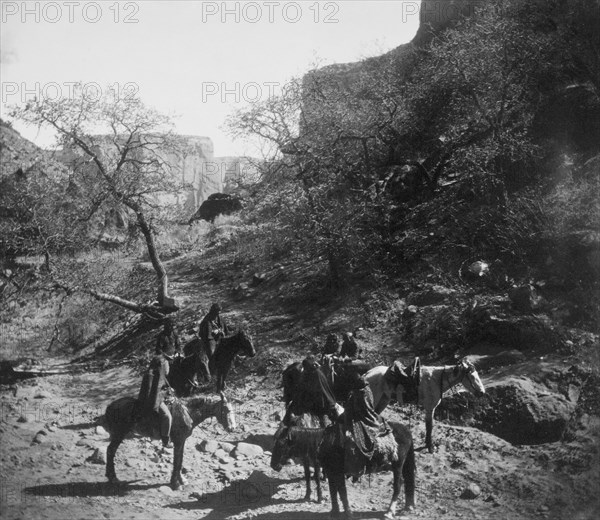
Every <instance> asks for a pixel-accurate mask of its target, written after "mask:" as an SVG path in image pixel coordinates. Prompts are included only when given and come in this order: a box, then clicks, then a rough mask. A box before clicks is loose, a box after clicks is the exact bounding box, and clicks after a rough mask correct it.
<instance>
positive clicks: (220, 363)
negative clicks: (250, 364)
mask: <svg viewBox="0 0 600 520" xmlns="http://www.w3.org/2000/svg"><path fill="white" fill-rule="evenodd" d="M236 354H240V355H242V356H248V357H254V356H255V355H256V350H254V345H253V344H252V338H251V337H250V335H249V334H248V333H247V332H246V331H244V330H239V331H238V332H236V333H235V334H232V335H231V336H226V337H224V338H222V339H221V340H220V341H219V343H218V345H217V348H215V353H214V354H213V355H212V358H211V359H210V360H209V363H208V367H209V370H210V373H211V374H213V375H214V376H215V377H216V380H217V392H222V391H223V390H225V379H226V378H227V374H228V373H229V369H230V368H231V364H232V363H233V358H234V357H235V356H236Z"/></svg>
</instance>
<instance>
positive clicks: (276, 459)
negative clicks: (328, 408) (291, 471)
mask: <svg viewBox="0 0 600 520" xmlns="http://www.w3.org/2000/svg"><path fill="white" fill-rule="evenodd" d="M291 424H292V425H291V426H290V425H285V424H283V423H282V424H281V425H280V426H279V428H278V429H277V431H276V432H275V438H274V441H275V442H274V444H273V452H272V454H271V468H273V469H274V470H275V471H281V468H283V465H284V464H285V463H286V462H287V461H288V460H289V459H300V461H301V462H302V465H303V466H304V479H305V481H306V494H305V495H304V500H310V494H311V492H310V467H311V466H312V467H313V468H315V486H316V488H317V502H319V503H320V502H321V501H322V500H323V493H322V492H321V464H320V463H319V460H318V457H317V451H318V448H319V444H320V442H321V441H322V440H323V432H324V431H325V429H324V428H320V427H319V418H318V417H316V416H312V415H310V414H304V415H301V416H299V417H293V418H292V420H291Z"/></svg>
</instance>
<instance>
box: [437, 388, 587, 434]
mask: <svg viewBox="0 0 600 520" xmlns="http://www.w3.org/2000/svg"><path fill="white" fill-rule="evenodd" d="M573 397H575V396H574V395H573ZM576 404H577V403H576V401H574V400H572V399H571V398H569V397H568V396H566V395H564V394H563V393H562V392H561V391H560V388H559V387H558V386H557V388H556V389H551V388H549V386H547V385H545V384H542V383H541V382H534V381H532V380H531V379H529V378H527V377H521V376H513V377H509V378H508V379H506V380H502V381H496V382H493V383H491V384H489V385H487V386H486V396H485V397H484V398H475V397H474V396H473V395H472V394H468V393H467V392H461V393H459V394H455V395H453V396H449V397H447V398H444V399H443V400H442V402H441V403H440V405H439V406H438V408H437V410H436V415H437V416H438V418H442V419H447V420H449V421H450V422H451V423H454V424H463V425H468V426H474V427H476V428H479V429H481V430H483V431H486V432H489V433H492V434H494V435H497V436H498V437H500V438H502V439H504V440H506V441H508V442H510V443H512V444H543V443H547V442H556V441H558V440H560V439H561V438H562V436H563V433H564V432H565V430H566V428H567V426H568V424H569V421H570V418H571V415H572V413H573V412H574V410H575V407H576Z"/></svg>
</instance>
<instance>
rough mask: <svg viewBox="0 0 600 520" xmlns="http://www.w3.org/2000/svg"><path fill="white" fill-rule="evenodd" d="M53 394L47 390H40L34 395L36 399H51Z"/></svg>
mask: <svg viewBox="0 0 600 520" xmlns="http://www.w3.org/2000/svg"><path fill="white" fill-rule="evenodd" d="M50 397H51V396H50V394H49V393H48V392H46V391H45V390H38V391H37V392H36V394H35V395H34V396H33V398H34V399H49V398H50Z"/></svg>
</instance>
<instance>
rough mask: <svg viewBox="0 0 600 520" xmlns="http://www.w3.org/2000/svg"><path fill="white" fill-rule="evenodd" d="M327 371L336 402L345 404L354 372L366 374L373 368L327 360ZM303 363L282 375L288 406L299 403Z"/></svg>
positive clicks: (295, 365) (363, 363)
mask: <svg viewBox="0 0 600 520" xmlns="http://www.w3.org/2000/svg"><path fill="white" fill-rule="evenodd" d="M325 359H326V360H327V361H326V369H325V370H324V371H323V372H324V373H325V375H326V377H327V381H328V382H329V384H330V386H331V389H332V390H333V394H334V395H335V398H336V401H338V402H342V403H343V402H345V401H346V399H347V398H348V395H349V392H350V389H351V385H350V384H349V379H351V376H352V374H353V373H354V372H358V373H359V374H360V375H363V374H366V373H367V372H368V370H369V369H370V368H371V366H370V365H368V364H367V363H366V362H365V361H360V360H358V361H350V362H344V361H342V362H337V363H336V361H335V360H334V359H330V358H327V357H326V358H325ZM302 371H303V368H302V362H301V361H297V362H295V363H291V364H290V365H288V366H287V367H286V368H285V369H284V371H283V373H282V375H281V381H282V386H283V401H284V402H285V404H286V406H288V405H289V404H290V403H291V402H292V401H294V402H297V401H298V394H299V392H300V385H301V384H302ZM306 412H307V413H312V412H313V411H312V410H306Z"/></svg>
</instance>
